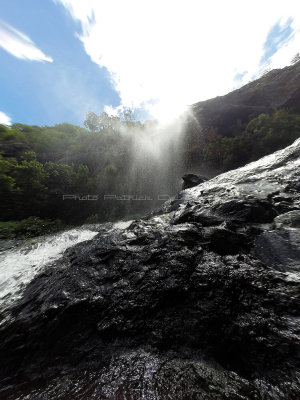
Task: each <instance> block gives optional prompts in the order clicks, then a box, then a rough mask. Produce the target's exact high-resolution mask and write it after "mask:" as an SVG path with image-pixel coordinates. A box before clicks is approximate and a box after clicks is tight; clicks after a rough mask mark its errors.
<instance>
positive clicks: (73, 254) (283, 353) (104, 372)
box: [0, 140, 300, 400]
mask: <svg viewBox="0 0 300 400" xmlns="http://www.w3.org/2000/svg"><path fill="white" fill-rule="evenodd" d="M299 167H300V140H298V141H297V142H295V143H294V144H293V145H292V146H290V147H288V148H287V149H285V150H282V151H279V152H277V153H275V154H273V155H271V156H268V157H265V158H263V159H261V160H259V161H258V162H255V163H252V164H249V165H247V166H246V167H244V168H240V169H238V170H235V171H230V172H228V173H226V174H223V175H220V176H218V177H216V178H214V179H212V180H210V181H208V182H204V183H203V184H201V185H199V186H197V187H194V188H192V189H188V190H185V191H183V192H181V193H180V194H179V195H178V196H177V197H176V198H175V199H173V200H171V201H169V202H167V203H165V204H164V206H163V207H162V208H161V209H160V210H158V211H157V212H155V213H153V214H151V215H150V216H148V218H145V219H144V220H139V221H134V222H132V223H131V225H130V226H129V227H128V228H127V229H116V230H109V229H105V227H104V228H103V231H102V232H100V233H99V234H98V235H97V236H96V237H95V238H94V239H92V240H90V241H86V242H83V243H81V244H78V245H76V246H74V247H72V248H70V249H68V250H67V251H66V252H65V255H64V257H63V258H62V259H60V260H59V261H57V262H55V263H53V264H52V265H51V266H49V267H47V268H46V269H45V270H44V271H43V272H42V273H40V275H38V276H37V277H36V278H35V279H34V280H33V281H32V282H31V283H29V284H28V285H27V287H26V289H25V292H24V295H23V297H22V299H21V300H19V301H18V302H17V303H15V304H14V306H13V307H12V308H11V309H10V310H9V311H7V312H6V313H4V312H2V323H1V328H0V351H1V361H0V363H1V369H0V383H1V389H0V398H1V399H2V398H3V399H12V400H13V399H45V400H46V399H47V400H51V399H53V400H54V399H55V400H56V399H103V400H109V399H133V400H135V399H136V400H140V399H149V400H153V399H175V400H176V399H178V400H179V399H195V400H219V399H230V400H238V399H239V400H250V399H259V400H271V399H272V400H273V399H274V400H283V399H284V400H298V399H299V398H300V340H299V339H300V325H299V322H300V253H299V243H300V242H299V241H300V234H299V213H300V193H299V190H298V189H297V188H298V186H297V184H295V182H298V181H299Z"/></svg>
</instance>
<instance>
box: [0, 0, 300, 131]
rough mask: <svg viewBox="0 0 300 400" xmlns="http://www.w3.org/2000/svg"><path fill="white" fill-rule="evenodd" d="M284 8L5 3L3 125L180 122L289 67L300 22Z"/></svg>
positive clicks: (99, 0) (94, 1) (233, 1)
mask: <svg viewBox="0 0 300 400" xmlns="http://www.w3.org/2000/svg"><path fill="white" fill-rule="evenodd" d="M224 3H226V5H224ZM241 3H243V6H242V5H241ZM256 3H257V4H256ZM282 3H283V2H282V1H277V0H274V2H272V3H271V4H272V5H271V8H270V2H269V1H268V0H265V1H262V0H261V1H260V2H258V1H256V0H252V1H245V2H241V1H240V0H228V1H226V2H224V1H223V2H222V1H221V0H211V1H210V2H209V3H208V2H205V1H199V0H186V1H185V2H182V1H177V0H172V1H170V0H164V2H162V1H158V0H152V1H151V2H149V1H148V0H109V1H108V0H42V1H41V0H0V88H1V97H0V123H7V124H8V123H16V122H20V123H25V124H32V125H52V124H55V123H60V122H70V123H74V124H79V125H82V123H83V121H84V118H85V115H86V113H87V112H89V111H94V112H96V113H100V112H102V111H103V110H107V111H109V112H116V110H120V109H121V108H122V107H131V108H134V109H137V110H139V111H140V115H144V116H145V115H147V116H149V115H152V116H154V117H158V118H163V117H165V116H167V117H170V118H171V117H173V116H175V115H176V114H178V113H179V112H180V111H181V110H183V109H184V107H185V106H186V105H188V104H191V103H193V102H196V101H200V100H204V99H207V98H210V97H214V96H217V95H223V94H225V93H227V92H228V91H230V90H232V89H234V88H236V87H239V86H241V85H242V84H245V83H247V82H248V81H249V80H250V79H253V78H255V77H257V76H259V74H261V73H262V71H263V70H264V69H265V68H267V67H271V68H273V67H283V66H284V65H287V64H289V62H290V61H291V59H292V57H293V56H294V55H295V54H296V53H297V52H298V51H300V46H299V19H298V20H297V19H296V16H297V12H296V11H297V2H295V1H293V0H286V1H285V2H284V4H282ZM256 7H259V12H258V11H257V10H258V8H256ZM254 20H255V21H254Z"/></svg>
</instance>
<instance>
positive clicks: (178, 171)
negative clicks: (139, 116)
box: [121, 114, 186, 212]
mask: <svg viewBox="0 0 300 400" xmlns="http://www.w3.org/2000/svg"><path fill="white" fill-rule="evenodd" d="M185 119H186V114H182V115H181V116H179V117H178V118H176V119H174V120H173V121H172V122H168V123H164V124H163V123H160V122H159V121H149V122H146V123H145V124H144V126H143V128H142V129H140V130H136V131H135V132H130V133H129V134H130V135H131V159H130V168H129V173H128V177H127V183H128V185H127V188H126V189H125V190H127V191H128V192H127V193H125V192H124V193H123V194H121V196H122V195H129V197H130V203H131V205H130V206H129V207H128V208H127V209H128V211H129V210H130V209H131V210H133V209H134V210H136V211H137V212H138V211H140V212H142V211H148V210H151V209H153V208H154V207H156V206H159V205H160V204H161V203H162V202H163V201H165V200H167V199H168V198H170V197H172V196H173V195H175V194H176V193H177V192H178V191H180V190H181V186H182V180H181V177H182V175H183V173H184V170H185V168H184V162H183V152H182V144H183V130H184V129H183V127H184V121H185Z"/></svg>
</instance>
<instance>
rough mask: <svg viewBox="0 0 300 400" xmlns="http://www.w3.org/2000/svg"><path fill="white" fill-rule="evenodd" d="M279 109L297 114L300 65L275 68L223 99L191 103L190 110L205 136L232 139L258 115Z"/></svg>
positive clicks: (298, 110)
mask: <svg viewBox="0 0 300 400" xmlns="http://www.w3.org/2000/svg"><path fill="white" fill-rule="evenodd" d="M282 108H283V109H287V110H289V111H291V112H295V113H300V62H297V63H296V64H294V65H291V66H289V67H285V68H282V69H274V70H272V71H270V72H268V73H267V74H265V75H263V76H262V77H261V78H259V79H257V80H255V81H252V82H250V83H248V84H247V85H245V86H243V87H241V88H240V89H237V90H234V91H233V92H231V93H228V94H227V95H225V96H219V97H216V98H214V99H210V100H206V101H201V102H199V103H196V104H193V106H192V107H191V111H192V113H193V117H194V118H195V119H196V121H197V123H198V124H199V126H200V127H201V132H202V134H203V135H204V136H207V135H209V134H210V133H211V132H214V133H216V134H219V135H220V136H235V135H238V134H240V133H242V131H243V129H244V128H245V127H246V125H247V123H248V122H249V121H250V120H251V119H253V118H255V117H256V116H258V115H259V114H262V113H271V112H273V111H275V110H278V109H282Z"/></svg>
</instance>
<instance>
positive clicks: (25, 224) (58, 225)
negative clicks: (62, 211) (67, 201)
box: [0, 217, 64, 239]
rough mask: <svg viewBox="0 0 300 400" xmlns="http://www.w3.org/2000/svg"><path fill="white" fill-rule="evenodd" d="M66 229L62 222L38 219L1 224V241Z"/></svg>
mask: <svg viewBox="0 0 300 400" xmlns="http://www.w3.org/2000/svg"><path fill="white" fill-rule="evenodd" d="M63 228H64V224H63V223H62V222H61V221H60V220H55V221H50V220H47V219H44V220H41V219H40V218H37V217H29V218H26V219H23V220H21V221H10V222H0V239H15V238H18V239H26V238H28V237H34V236H39V235H45V234H47V233H52V232H56V231H59V230H61V229H63Z"/></svg>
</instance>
